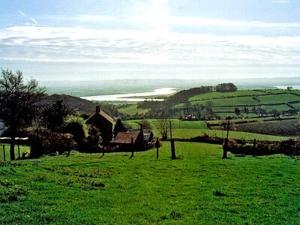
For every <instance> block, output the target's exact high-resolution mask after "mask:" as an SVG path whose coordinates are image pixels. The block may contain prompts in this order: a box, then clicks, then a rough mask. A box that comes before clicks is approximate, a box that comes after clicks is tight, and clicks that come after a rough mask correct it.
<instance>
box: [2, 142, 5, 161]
mask: <svg viewBox="0 0 300 225" xmlns="http://www.w3.org/2000/svg"><path fill="white" fill-rule="evenodd" d="M2 146H3V160H4V161H5V145H4V144H3V145H2Z"/></svg>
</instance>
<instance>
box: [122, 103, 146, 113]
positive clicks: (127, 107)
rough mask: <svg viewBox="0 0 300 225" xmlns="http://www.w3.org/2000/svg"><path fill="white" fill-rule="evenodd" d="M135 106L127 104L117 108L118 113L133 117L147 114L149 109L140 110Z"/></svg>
mask: <svg viewBox="0 0 300 225" xmlns="http://www.w3.org/2000/svg"><path fill="white" fill-rule="evenodd" d="M137 106H138V105H137V104H127V105H122V106H120V107H119V108H118V111H119V112H120V113H122V114H125V115H129V116H133V115H136V114H138V115H142V114H145V113H147V112H149V109H141V108H138V107H137Z"/></svg>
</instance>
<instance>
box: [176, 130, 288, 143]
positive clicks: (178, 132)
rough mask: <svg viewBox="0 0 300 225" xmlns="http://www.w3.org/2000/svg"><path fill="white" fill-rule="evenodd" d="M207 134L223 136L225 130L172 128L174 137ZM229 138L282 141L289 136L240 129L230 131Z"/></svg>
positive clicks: (185, 137) (184, 137)
mask: <svg viewBox="0 0 300 225" xmlns="http://www.w3.org/2000/svg"><path fill="white" fill-rule="evenodd" d="M204 134H207V135H208V136H210V137H221V138H225V136H226V131H223V130H209V129H174V135H173V136H174V138H183V139H189V138H193V137H197V136H201V135H204ZM229 134H230V135H229V138H235V139H243V140H254V139H256V140H261V141H283V140H287V139H289V137H282V136H274V135H266V134H257V133H249V132H241V131H230V133H229Z"/></svg>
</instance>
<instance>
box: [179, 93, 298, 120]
mask: <svg viewBox="0 0 300 225" xmlns="http://www.w3.org/2000/svg"><path fill="white" fill-rule="evenodd" d="M299 102H300V91H299V90H290V91H287V90H281V89H261V90H239V91H236V92H228V93H221V92H210V93H204V94H198V95H195V96H192V97H190V98H189V101H188V102H186V103H178V104H177V105H175V106H174V108H175V109H177V110H179V109H183V110H184V109H187V108H189V107H190V108H193V107H194V106H199V105H204V106H205V105H207V104H210V105H211V106H212V109H213V111H214V113H215V114H216V115H218V116H220V117H221V118H225V117H227V116H233V117H236V116H237V115H236V114H235V108H239V109H240V110H241V113H242V114H243V109H244V107H248V113H247V114H245V113H244V116H246V117H257V114H256V113H255V112H254V111H253V107H254V106H255V107H256V108H261V109H263V110H265V111H266V112H271V111H273V110H276V111H279V112H288V111H289V110H293V109H299V108H300V107H299V104H300V103H299Z"/></svg>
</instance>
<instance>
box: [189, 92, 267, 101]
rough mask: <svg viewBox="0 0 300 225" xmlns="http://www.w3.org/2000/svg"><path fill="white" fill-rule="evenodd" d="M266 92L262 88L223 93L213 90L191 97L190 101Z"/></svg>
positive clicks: (255, 94) (254, 94)
mask: <svg viewBox="0 0 300 225" xmlns="http://www.w3.org/2000/svg"><path fill="white" fill-rule="evenodd" d="M264 94H266V93H265V92H263V91H260V90H239V91H236V92H229V93H222V92H211V93H205V94H200V95H196V96H193V97H191V98H190V99H189V100H190V101H202V100H210V99H215V98H231V97H242V96H257V95H264Z"/></svg>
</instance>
